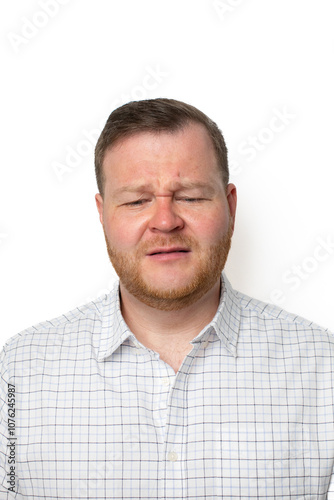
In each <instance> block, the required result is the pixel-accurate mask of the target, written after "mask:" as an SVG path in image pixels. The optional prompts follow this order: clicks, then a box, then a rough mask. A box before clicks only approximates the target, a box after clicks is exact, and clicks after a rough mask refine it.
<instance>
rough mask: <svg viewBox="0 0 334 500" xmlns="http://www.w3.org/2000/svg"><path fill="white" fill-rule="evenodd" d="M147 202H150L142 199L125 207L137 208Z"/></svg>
mask: <svg viewBox="0 0 334 500" xmlns="http://www.w3.org/2000/svg"><path fill="white" fill-rule="evenodd" d="M147 201H148V200H145V199H140V200H135V201H129V202H128V203H124V205H125V206H129V207H136V206H140V205H143V204H144V203H145V202H147Z"/></svg>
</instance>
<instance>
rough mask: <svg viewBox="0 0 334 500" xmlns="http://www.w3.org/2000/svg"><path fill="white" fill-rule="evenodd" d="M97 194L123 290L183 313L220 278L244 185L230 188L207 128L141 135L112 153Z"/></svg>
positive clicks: (124, 143)
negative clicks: (240, 188) (238, 191)
mask: <svg viewBox="0 0 334 500" xmlns="http://www.w3.org/2000/svg"><path fill="white" fill-rule="evenodd" d="M104 174H105V179H106V180H105V189H104V197H103V199H102V197H101V195H99V194H98V195H96V203H97V207H98V210H99V214H100V220H101V223H102V224H103V229H104V233H105V238H106V242H107V248H108V253H109V257H110V260H111V263H112V264H113V266H114V269H115V271H116V273H117V274H118V276H119V278H120V283H121V293H122V290H123V292H124V293H130V294H131V295H133V296H135V297H136V298H137V299H138V300H140V301H141V302H143V303H145V304H147V305H149V306H151V307H154V308H157V309H161V310H178V309H181V308H183V307H186V306H188V305H190V304H192V303H194V302H196V301H197V300H199V298H201V297H202V296H204V295H205V294H206V293H207V292H208V291H209V290H211V289H212V288H213V286H214V285H216V284H217V283H218V282H219V279H220V274H221V271H222V269H223V267H224V265H225V261H226V258H227V254H228V251H229V248H230V241H231V237H232V233H233V227H234V216H235V209H236V189H235V186H234V185H233V184H229V185H228V186H227V188H226V187H225V186H224V184H223V181H222V177H221V173H220V171H219V169H218V166H217V160H216V156H215V152H214V149H213V145H212V143H211V140H210V138H209V136H208V133H207V131H206V130H205V128H204V127H203V126H202V125H200V124H190V125H188V126H187V127H185V128H184V129H183V130H181V131H178V132H173V133H165V132H161V133H158V134H154V133H148V132H147V133H146V132H141V133H138V134H136V135H134V136H130V137H128V138H125V139H123V140H122V141H121V142H119V143H118V144H116V145H115V146H113V147H112V148H111V149H110V150H109V151H107V152H106V155H105V159H104Z"/></svg>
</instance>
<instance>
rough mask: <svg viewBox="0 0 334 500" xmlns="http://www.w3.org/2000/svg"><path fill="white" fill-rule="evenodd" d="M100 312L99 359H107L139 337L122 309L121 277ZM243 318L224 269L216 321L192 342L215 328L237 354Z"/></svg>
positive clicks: (231, 352) (201, 338)
mask: <svg viewBox="0 0 334 500" xmlns="http://www.w3.org/2000/svg"><path fill="white" fill-rule="evenodd" d="M100 313H101V323H100V326H101V327H102V331H101V340H100V345H99V347H98V353H97V359H98V361H103V360H104V359H106V358H107V357H109V356H111V354H113V353H114V352H115V351H116V349H118V347H119V346H120V345H122V344H123V343H124V342H125V341H126V340H127V339H129V338H131V339H132V340H133V341H135V340H136V339H135V336H134V334H133V333H132V332H131V330H130V329H129V327H128V326H127V324H126V323H125V321H124V319H123V316H122V313H121V308H120V296H119V281H118V280H117V281H116V282H115V284H114V286H113V288H112V290H111V291H110V293H109V294H108V295H107V296H106V297H105V299H104V301H103V304H102V308H101V309H100ZM240 318H241V312H240V305H239V301H238V299H237V297H236V294H235V291H234V290H233V288H232V287H231V285H230V282H229V281H228V279H227V278H226V276H225V273H222V276H221V294H220V302H219V306H218V309H217V312H216V314H215V316H214V318H213V319H212V321H211V322H210V323H209V324H208V325H207V326H206V327H205V328H204V329H203V330H202V331H201V332H200V333H199V335H197V337H196V338H195V339H194V340H193V341H192V343H197V342H201V341H202V340H203V336H204V335H205V334H206V333H209V332H212V331H214V332H215V333H216V335H217V336H218V338H219V339H220V341H221V342H222V343H223V344H224V346H225V347H226V349H227V350H228V351H229V353H230V354H232V355H233V356H235V357H236V355H237V342H238V334H239V327H240Z"/></svg>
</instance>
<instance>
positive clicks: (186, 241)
mask: <svg viewBox="0 0 334 500" xmlns="http://www.w3.org/2000/svg"><path fill="white" fill-rule="evenodd" d="M172 246H181V247H187V248H191V249H195V248H197V247H198V243H197V241H196V240H194V239H193V238H192V237H190V236H184V235H180V234H179V235H173V236H162V235H160V236H157V237H155V238H154V239H151V240H149V241H145V242H143V243H142V244H141V245H140V246H139V248H138V251H139V252H140V253H142V252H143V253H149V252H150V250H153V249H154V248H158V247H159V248H167V247H172Z"/></svg>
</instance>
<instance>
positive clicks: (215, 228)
mask: <svg viewBox="0 0 334 500" xmlns="http://www.w3.org/2000/svg"><path fill="white" fill-rule="evenodd" d="M190 225H191V227H192V228H193V231H194V232H195V233H196V237H197V238H198V239H199V240H200V241H203V243H205V242H207V243H208V244H211V243H213V242H215V241H216V240H219V239H220V238H221V237H222V236H223V235H224V234H225V233H226V232H227V231H228V227H229V217H228V215H227V216H226V217H223V216H222V213H221V212H218V211H217V212H216V213H213V214H210V215H206V216H198V217H197V218H194V219H193V220H192V221H191V222H190Z"/></svg>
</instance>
